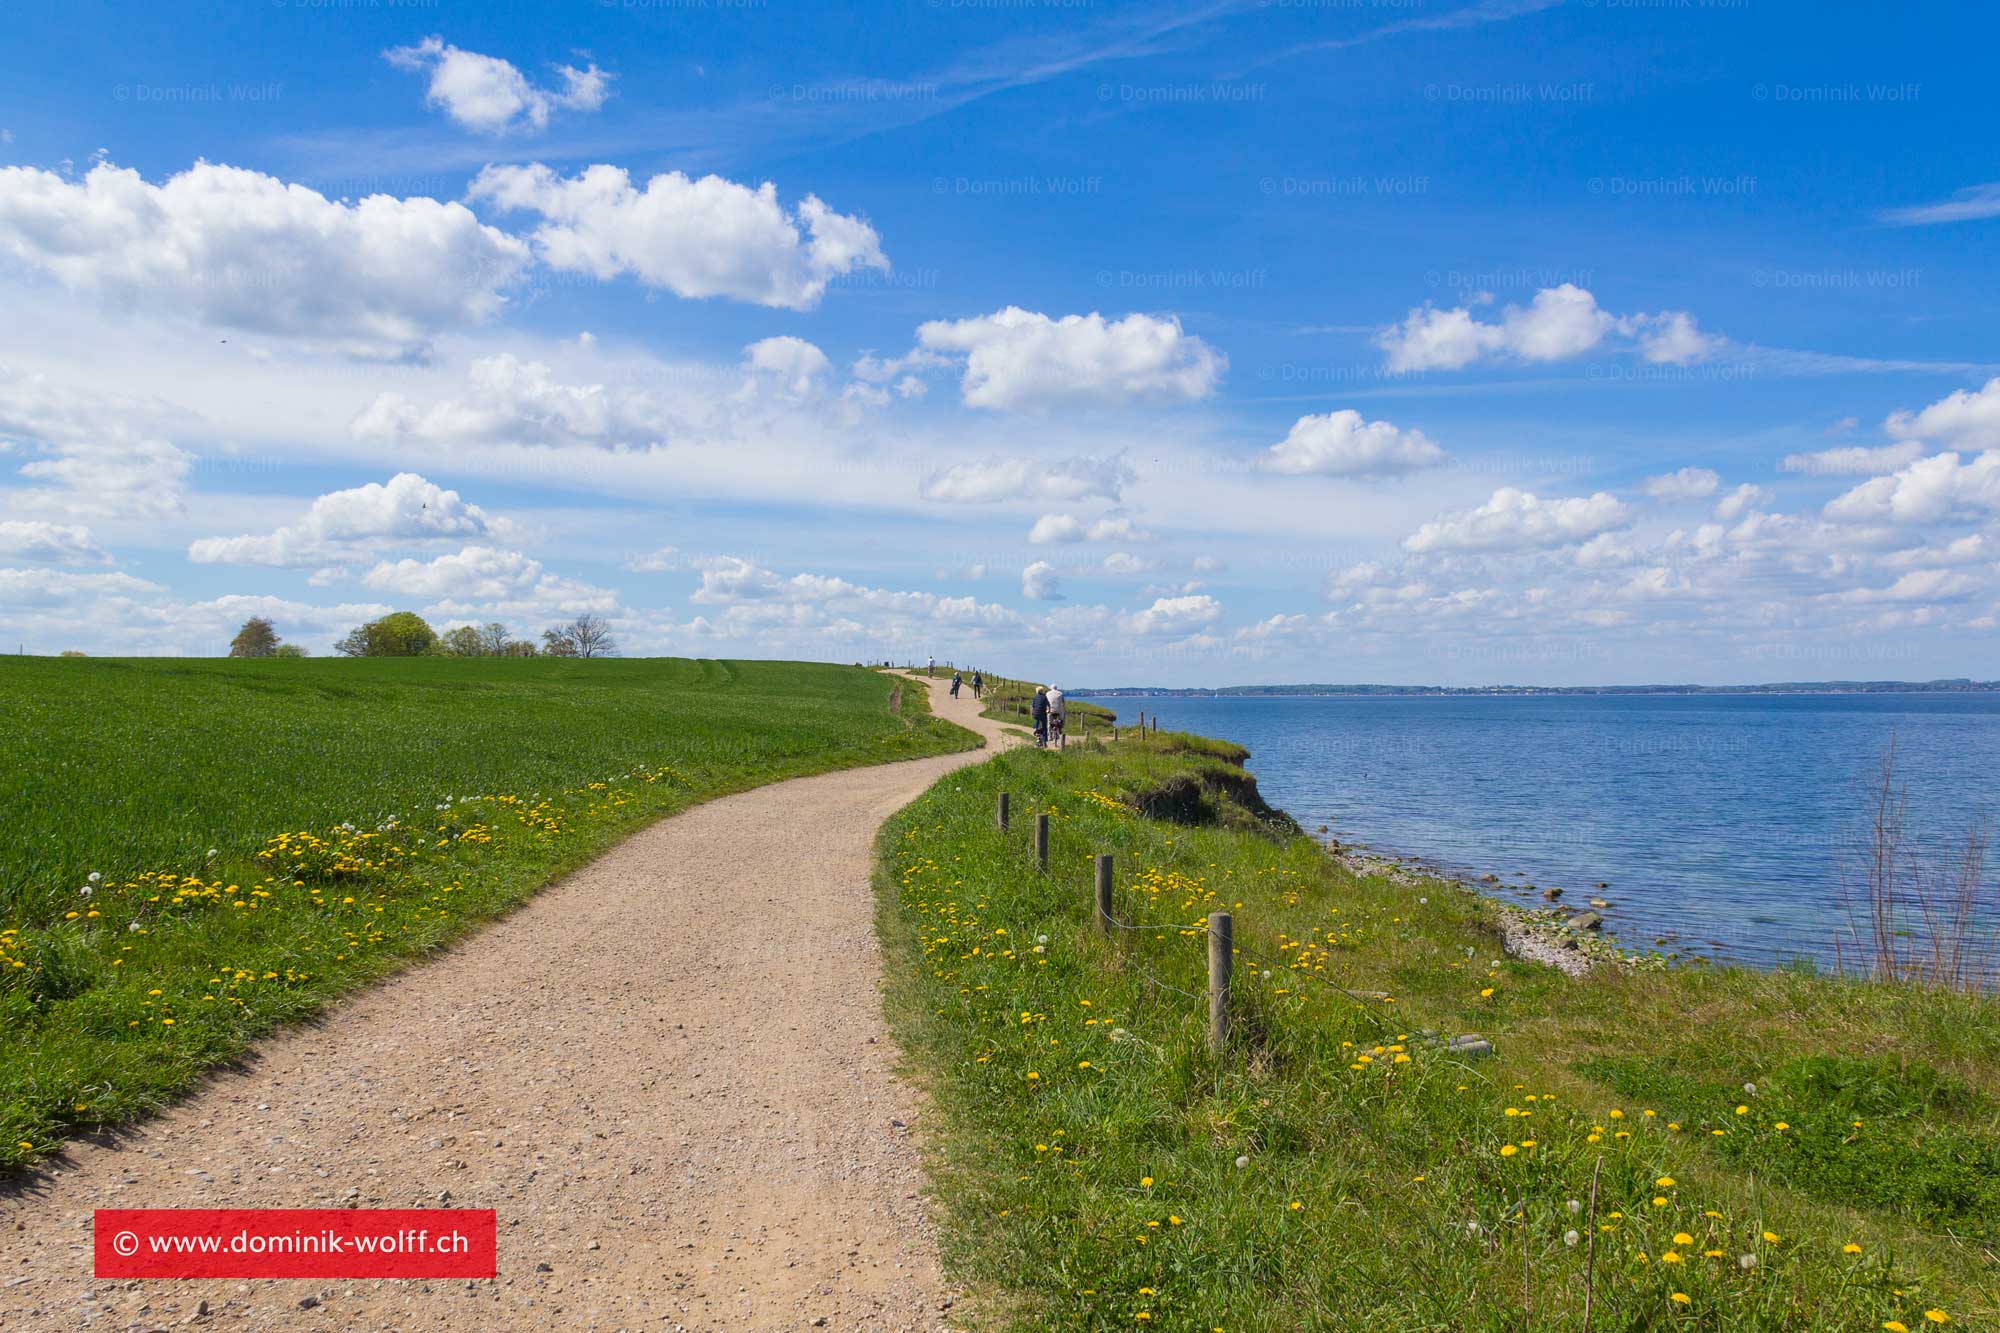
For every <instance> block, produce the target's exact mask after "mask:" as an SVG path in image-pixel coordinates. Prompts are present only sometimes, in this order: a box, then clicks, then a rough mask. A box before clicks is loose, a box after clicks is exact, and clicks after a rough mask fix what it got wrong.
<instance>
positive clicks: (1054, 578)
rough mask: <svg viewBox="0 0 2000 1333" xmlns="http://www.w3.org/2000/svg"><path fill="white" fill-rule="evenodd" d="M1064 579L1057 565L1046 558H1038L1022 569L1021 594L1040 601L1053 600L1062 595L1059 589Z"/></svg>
mask: <svg viewBox="0 0 2000 1333" xmlns="http://www.w3.org/2000/svg"><path fill="white" fill-rule="evenodd" d="M1061 585H1062V579H1061V577H1060V576H1059V575H1057V573H1056V567H1055V566H1054V565H1052V564H1050V563H1049V562H1048V561H1046V560H1037V561H1035V562H1034V563H1033V564H1031V565H1029V566H1028V567H1027V568H1026V569H1024V570H1022V571H1021V595H1022V596H1023V597H1030V598H1033V599H1034V600H1035V601H1038V602H1052V601H1054V600H1056V599H1057V598H1059V597H1061V596H1062V593H1061V592H1060V591H1059V589H1060V587H1061Z"/></svg>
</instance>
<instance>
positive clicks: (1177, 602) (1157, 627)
mask: <svg viewBox="0 0 2000 1333" xmlns="http://www.w3.org/2000/svg"><path fill="white" fill-rule="evenodd" d="M1222 611H1223V607H1222V603H1221V602H1219V601H1217V600H1216V599H1215V598H1213V597H1211V596H1209V595H1208V594H1207V593H1205V592H1203V593H1193V594H1190V595H1188V596H1185V597H1161V598H1157V599H1155V600H1154V602H1153V604H1152V605H1151V606H1149V607H1147V608H1146V609H1145V610H1143V611H1135V612H1133V613H1132V614H1130V615H1128V616H1125V617H1123V624H1124V626H1125V627H1126V628H1127V629H1129V630H1130V631H1131V632H1132V633H1134V634H1186V633H1191V632H1192V631H1194V630H1198V629H1201V628H1203V627H1204V626H1207V625H1212V624H1214V623H1215V622H1216V621H1217V620H1220V619H1221V618H1222Z"/></svg>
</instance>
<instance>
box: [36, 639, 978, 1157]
mask: <svg viewBox="0 0 2000 1333" xmlns="http://www.w3.org/2000/svg"><path fill="white" fill-rule="evenodd" d="M898 685H899V682H896V681H893V680H889V679H885V678H884V677H883V676H881V675H879V674H877V673H875V672H870V671H866V670H861V669H857V668H851V667H837V666H824V665H813V664H806V663H783V662H722V661H690V660H680V659H631V660H617V659H608V660H593V661H574V660H571V661H565V660H561V659H517V658H472V659H456V658H409V659H355V660H303V661H286V660H268V659H267V660H226V659H204V660H161V659H131V660H116V659H83V660H74V659H72V660H62V659H50V658H0V735H5V736H6V737H7V738H8V745H7V747H6V749H5V752H4V753H0V810H5V811H6V824H5V828H4V831H0V1033H4V1034H5V1037H6V1039H5V1041H4V1042H0V1165H8V1164H18V1163H22V1162H26V1161H31V1160H33V1159H34V1158H36V1157H38V1156H40V1155H42V1154H43V1153H45V1152H47V1151H49V1150H51V1149H52V1148H53V1147H54V1146H56V1145H58V1144H59V1143H60V1141H61V1140H62V1139H63V1138H64V1137H66V1136H67V1135H69V1134H72V1133H75V1132H78V1131H81V1130H88V1129H93V1128H98V1127H102V1126H106V1125H111V1124H116V1123H118V1122H120V1121H123V1120H126V1119H128V1118H130V1117H132V1116H134V1115H138V1114H143V1113H145V1112H146V1111H149V1110H151V1109H154V1108H156V1107H158V1106H159V1105H161V1104H162V1103H163V1102H164V1101H165V1100H166V1099H168V1098H169V1097H171V1096H172V1095H173V1094H174V1093H175V1092H177V1091H179V1090H181V1089H182V1088H184V1087H186V1086H187V1085H188V1084H189V1083H190V1082H192V1081H193V1080H194V1079H195V1078H196V1077H197V1076H199V1074H200V1073H201V1071H202V1070H203V1069H205V1068H207V1067H209V1066H211V1065H213V1064H215V1063H216V1062H218V1061H221V1060H224V1059H227V1058H229V1057H231V1056H233V1055H235V1054H236V1053H238V1052H239V1051H241V1050H242V1049H243V1048H244V1047H245V1045H246V1044H247V1043H248V1042H249V1041H250V1040H251V1039H252V1038H254V1037H255V1036H257V1035H258V1034H259V1033H262V1032H264V1031H267V1030H269V1029H270V1028H271V1027H273V1026H274V1025H276V1024H279V1023H283V1022H285V1021H287V1020H290V1019H295V1018H298V1017H301V1016H304V1015H308V1014H311V1013H314V1012H316V1011H317V1010H319V1009H320V1008H321V1007H322V1006H324V1005H325V1004H326V1002H327V1001H329V1000H330V999H332V998H333V997H335V996H337V995H339V994H340V993H341V992H343V991H346V990H348V989H351V988H352V987H354V986H356V985H358V984H361V983H364V982H366V981H368V980H370V979H372V978H375V977H378V976H380V975H382V974H383V973H385V972H387V971H389V970H391V969H393V968H395V967H396V966H397V965H399V964H400V963H402V962H403V961H405V960H407V959H410V958H412V957H415V956H418V955H421V954H424V953H426V952H428V951H431V950H434V949H436V948H438V947H439V946H441V945H443V944H445V943H447V942H449V941H450V940H452V939H454V938H455V937H457V936H458V935H460V934H462V933H463V932H464V931H466V930H467V929H469V928H470V927H472V926H474V925H476V924H477V923H479V922H481V921H484V920H487V919H490V918H492V917H493V916H495V915H498V914H500V913H502V912H504V911H506V910H507V909H508V908H510V907H512V906H514V905H515V904H517V903H519V902H520V901H521V900H522V899H523V898H525V897H527V896H528V895H530V894H532V893H533V892H534V891H535V890H536V889H538V888H540V887H541V886H543V885H544V884H546V883H548V882H549V880H550V879H551V878H553V877H555V876H557V875H560V874H561V873H563V872H564V871H566V870H569V869H572V868H574V867H575V866H577V865H580V864H582V863H583V862H585V861H587V860H589V859H590V858H591V857H592V856H594V855H596V854H597V853H599V852H601V851H603V850H604V849H605V848H606V847H608V846H609V845H611V844H612V843H614V842H615V841H617V840H618V839H619V838H621V837H623V836H625V835H626V834H629V833H630V832H632V831H633V830H634V829H636V828H638V827H639V826H641V825H643V824H645V823H648V822H650V821H651V820H654V819H656V818H658V817H660V816H662V815H665V814H669V813H672V812H673V811H676V810H679V809H682V808H684V807H686V806H688V805H690V804H693V803H694V802H697V801H700V800H703V799H706V798H709V797H712V796H716V795H719V794H722V793H725V792H729V791H735V790H741V789H743V788H746V787H751V786H755V785H758V784H760V783H764V782H769V781H773V780H776V779H780V778H786V777H793V776H797V775H800V774H805V773H812V772H819V771H824V770H827V769H833V768H841V767H848V766H853V765H860V764H870V763H878V762H881V761H883V760H889V759H900V758H910V757H915V756H918V755H925V754H936V753H942V752H946V751H950V750H956V749H963V748H967V747H970V746H972V745H974V744H976V743H977V741H976V738H975V737H974V736H973V735H972V734H971V733H970V732H967V731H965V730H964V729H962V728H959V727H955V726H951V725H949V724H947V723H944V722H942V721H939V720H937V719H935V718H933V717H932V716H931V715H930V713H929V708H928V701H927V699H926V697H925V695H924V693H923V691H922V690H915V689H903V690H899V689H898ZM892 697H893V698H895V699H896V700H897V703H898V708H897V710H896V711H892V710H891V700H892Z"/></svg>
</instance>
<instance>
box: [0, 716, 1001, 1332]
mask: <svg viewBox="0 0 2000 1333" xmlns="http://www.w3.org/2000/svg"><path fill="white" fill-rule="evenodd" d="M943 683H944V682H942V681H940V682H939V688H937V689H936V690H934V691H933V694H932V698H933V701H934V705H935V707H936V710H937V711H938V712H939V713H940V714H941V715H942V716H945V717H948V718H950V719H951V720H953V721H955V722H958V723H961V724H962V725H964V726H967V727H970V728H972V729H974V730H976V731H978V732H980V733H981V734H982V735H984V736H985V737H986V738H987V740H988V744H989V746H994V745H997V744H999V743H1000V740H1001V731H1000V728H999V726H998V724H996V723H993V722H990V721H988V720H986V719H983V718H979V717H978V716H977V715H976V706H975V705H973V704H972V702H971V700H970V698H969V697H968V698H966V699H964V700H961V701H960V702H959V703H957V704H954V703H953V702H952V701H951V700H950V699H949V698H947V697H946V694H945V690H944V689H943ZM913 688H914V687H913ZM968 695H969V691H968ZM987 753H990V750H989V751H975V752H970V753H967V754H962V755H950V756H946V757H942V758H937V759H923V760H915V761H911V762H908V763H900V764H890V765H884V766H882V767H879V768H868V769H857V770H851V771H848V772H841V773H830V774H826V775H823V776H820V777H813V778H802V779H798V780H796V781H792V782H785V783H780V784H778V785H775V786H770V787H764V788H760V789H758V790H756V791H751V792H746V793H744V794H742V795H739V796H731V797H726V798H724V799H722V800H717V801H713V802H710V803H709V804H707V805H703V806H698V807H696V808H695V809H692V810H689V811H687V812H686V813H684V814H681V815H679V816H676V817H674V818H672V819H669V820H665V821H663V822H661V823H659V824H656V825H654V826H653V827H651V828H649V829H647V830H645V831H644V832H642V833H639V834H638V835H636V836H634V837H633V838H631V839H630V840H629V841H627V842H625V843H623V844H622V845H620V846H619V847H617V848H616V849H615V850H613V851H612V852H610V853H609V854H608V855H606V856H605V857H603V858H602V859H601V860H598V861H596V862H594V863H593V864H592V865H590V866H589V867H587V868H586V869H584V870H582V871H580V872H578V873H577V874H575V875H573V876H571V877H570V878H569V879H567V880H565V881H564V882H563V883H561V884H560V885H558V886H556V887H554V888H551V889H549V890H547V891H546V892H544V893H542V894H541V895H540V896H538V897H537V898H535V899H534V900H533V901H532V902H530V903H529V904H528V905H527V906H525V907H523V908H522V909H521V910H520V911H518V912H516V913H515V914H514V915H512V916H510V917H508V918H507V919H506V920H504V921H501V922H499V923H497V924H495V925H492V926H490V927H488V928H487V929H485V930H483V931H481V932H480V933H479V934H478V935H477V936H475V937H474V938H472V939H470V940H469V941H467V942H465V943H464V944H463V945H461V946H460V947H459V948H457V949H455V950H453V951H452V952H450V953H448V954H446V955H444V956H442V957H440V958H438V959H437V960H435V961H434V962H431V963H429V964H426V965H424V966H422V967H418V968H415V969H413V970H411V971H408V972H405V973H403V974H402V975H400V976H398V977H396V978H394V979H392V980H390V981H389V982H387V983H385V984H383V985H381V986H379V987H376V988H375V989H373V990H370V991H368V992H366V993H365V994H363V995H361V996H358V997H357V998H355V999H354V1000H352V1001H350V1002H348V1003H346V1004H343V1005H342V1006H340V1007H339V1008H338V1009H337V1010H336V1011H334V1012H333V1013H332V1014H331V1015H330V1017H329V1018H328V1020H327V1021H326V1022H325V1023H324V1024H323V1025H321V1026H318V1027H313V1028H306V1029H300V1030H296V1031H293V1032H290V1033H287V1034H284V1035H281V1036H278V1037H276V1038H274V1039H272V1040H270V1041H268V1042H265V1043H263V1044H262V1045H261V1046H260V1048H259V1049H258V1052H257V1054H256V1056H255V1057H254V1059H253V1060H252V1061H251V1062H250V1063H249V1064H248V1066H247V1067H246V1069H245V1070H244V1071H243V1072H238V1073H229V1074H224V1075H221V1076H218V1077H216V1078H215V1079H213V1080H211V1081H210V1082H209V1083H208V1084H206V1085H205V1086H204V1087H203V1088H202V1089H201V1090H200V1091H199V1092H198V1093H197V1094H196V1095H194V1096H193V1097H191V1098H190V1099H189V1100H187V1101H186V1102H185V1103H183V1104H182V1105H181V1106H180V1107H178V1108H177V1109H176V1110H174V1111H173V1112H171V1113H170V1114H167V1115H164V1116H161V1117H159V1118H158V1119H156V1120H154V1121H152V1122H150V1123H148V1124H146V1125H144V1126H142V1127H141V1128H140V1129H139V1130H137V1131H136V1132H134V1133H133V1134H132V1135H130V1136H129V1137H127V1138H125V1139H124V1140H123V1141H122V1142H120V1143H119V1144H117V1145H115V1146H110V1147H99V1146H93V1145H76V1146H74V1147H73V1148H72V1150H71V1151H70V1152H69V1154H68V1155H66V1156H65V1157H64V1158H62V1159H61V1160H60V1161H58V1162H56V1163H55V1164H54V1165H53V1166H52V1168H51V1169H50V1170H48V1171H46V1172H44V1173H43V1174H42V1175H41V1176H39V1177H38V1178H36V1180H35V1181H34V1182H33V1183H32V1184H31V1185H30V1187H29V1188H27V1189H26V1190H22V1191H16V1192H11V1193H8V1194H6V1195H0V1218H4V1230H0V1238H4V1239H0V1328H6V1329H23V1330H27V1329H35V1330H40V1329H70V1328H80V1327H95V1328H100V1329H128V1328H129V1329H141V1330H144V1329H155V1328H169V1327H177V1326H181V1325H183V1324H186V1325H188V1326H190V1327H196V1328H209V1327H212V1328H227V1329H255V1330H260V1333H261V1330H265V1329H293V1328H297V1329H357V1330H359V1329H400V1330H419V1329H453V1330H487V1329H502V1330H506V1329H544V1328H560V1329H569V1328H592V1329H607V1330H610V1329H642V1328H643V1329H675V1328H687V1329H731V1330H754V1329H788V1328H804V1327H812V1326H816V1325H817V1326H824V1327H829V1328H836V1329H839V1328H846V1329H934V1328H937V1327H939V1326H940V1325H941V1324H942V1323H943V1321H944V1319H945V1317H946V1316H945V1315H944V1314H943V1313H942V1311H943V1309H944V1308H945V1307H946V1304H947V1302H948V1300H949V1293H948V1292H946V1290H945V1288H944V1287H943V1285H942V1283H941V1280H940V1277H939V1274H938V1270H937V1265H936V1258H935V1251H934V1247H933V1244H932V1241H931V1236H930V1233H929V1230H928V1228H927V1226H926V1222H925V1218H924V1215H923V1207H922V1199H921V1195H920V1174H919V1167H918V1161H917V1155H916V1152H915V1149H914V1147H913V1145H912V1143H911V1140H910V1134H911V1127H912V1126H914V1125H915V1124H916V1123H917V1117H918V1115H919V1114H920V1103H919V1101H918V1099H917V1097H916V1096H915V1094H913V1093H912V1092H911V1090H910V1089H909V1088H907V1087H906V1086H904V1085H903V1084H902V1083H900V1082H899V1081H898V1080H897V1079H896V1078H895V1077H894V1075H893V1073H892V1069H893V1065H894V1050H893V1048H892V1046H891V1045H890V1041H889V1037H888V1033H887V1031H886V1028H885V1026H884V1023H883V1018H882V1012H881V1002H880V993H879V982H880V975H881V960H880V955H879V950H878V947H877V944H876V940H875V933H874V922H873V913H874V899H873V893H872V890H871V887H870V882H869V867H870V851H871V842H872V839H873V838H874V835H875V831H876V829H877V828H878V827H879V826H880V824H881V823H882V821H883V820H884V819H885V818H887V817H888V816H889V815H890V814H892V813H893V812H894V811H896V810H897V809H898V808H900V807H901V806H902V805H904V804H905V803H907V802H908V801H910V800H911V799H912V798H914V797H915V796H916V795H917V794H918V793H919V792H921V791H922V790H923V789H924V788H925V787H927V786H928V785H930V783H932V782H933V781H935V780H936V779H937V778H938V777H939V776H941V775H943V774H944V773H947V772H949V771H950V770H951V769H953V768H956V767H958V766H960V765H962V764H966V763H971V762H976V761H978V760H979V759H981V758H984V757H985V754H987ZM441 1201H442V1204H443V1205H446V1206H452V1207H467V1208H493V1209H496V1210H497V1211H498V1214H499V1273H500V1275H499V1277H498V1279H497V1280H493V1281H481V1282H463V1281H460V1282H414V1281H412V1282H345V1281H341V1282H314V1281H289V1282H270V1281H263V1282H236V1281H226V1282H210V1281H201V1282H196V1281H181V1282H149V1283H137V1282H132V1283H118V1282H104V1281H98V1280H96V1279H95V1278H93V1277H92V1275H91V1268H92V1255H91V1211H92V1210H93V1209H95V1208H99V1207H125V1208H138V1207H150V1208H171V1207H208V1208H221V1207H229V1208H246V1207H265V1208H272V1207H297V1208H305V1207H339V1206H345V1205H349V1204H352V1205H356V1206H361V1207H384V1208H401V1207H417V1206H423V1207H438V1206H441ZM311 1298H317V1301H318V1304H316V1305H311V1306H309V1307H305V1306H302V1305H301V1302H302V1301H306V1300H309V1299H311ZM204 1303H205V1304H204ZM204 1309H205V1310H206V1313H202V1311H203V1310H204Z"/></svg>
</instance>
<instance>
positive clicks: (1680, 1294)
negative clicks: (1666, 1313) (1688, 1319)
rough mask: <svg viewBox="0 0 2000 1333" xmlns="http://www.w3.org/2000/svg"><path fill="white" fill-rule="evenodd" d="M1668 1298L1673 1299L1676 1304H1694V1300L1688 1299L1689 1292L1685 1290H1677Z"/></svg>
mask: <svg viewBox="0 0 2000 1333" xmlns="http://www.w3.org/2000/svg"><path fill="white" fill-rule="evenodd" d="M1668 1299H1669V1300H1671V1301H1673V1303H1674V1304H1675V1305H1688V1304H1692V1302H1691V1301H1689V1299H1688V1294H1687V1293H1686V1292H1684V1291H1677V1292H1675V1293H1674V1294H1673V1295H1672V1296H1671V1297H1669V1298H1668Z"/></svg>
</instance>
